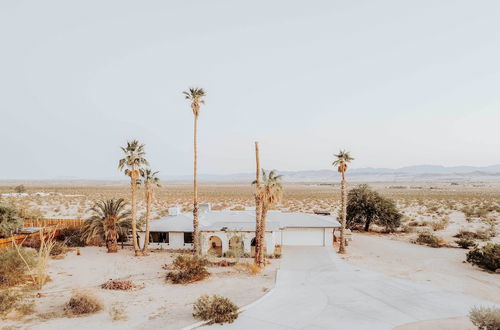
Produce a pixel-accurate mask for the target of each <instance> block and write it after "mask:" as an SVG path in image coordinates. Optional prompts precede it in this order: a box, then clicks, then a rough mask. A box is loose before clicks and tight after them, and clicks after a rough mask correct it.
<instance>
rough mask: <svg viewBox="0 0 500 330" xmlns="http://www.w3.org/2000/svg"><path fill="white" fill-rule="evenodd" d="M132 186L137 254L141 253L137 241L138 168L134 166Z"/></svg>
mask: <svg viewBox="0 0 500 330" xmlns="http://www.w3.org/2000/svg"><path fill="white" fill-rule="evenodd" d="M130 184H131V188H132V241H133V242H134V251H135V255H136V256H139V255H141V252H140V249H139V244H138V242H137V170H136V169H135V168H134V169H133V170H132V173H131V176H130Z"/></svg>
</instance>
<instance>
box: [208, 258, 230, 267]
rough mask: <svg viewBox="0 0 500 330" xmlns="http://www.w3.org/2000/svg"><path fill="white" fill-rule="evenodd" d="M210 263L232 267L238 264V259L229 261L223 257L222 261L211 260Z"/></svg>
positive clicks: (214, 265)
mask: <svg viewBox="0 0 500 330" xmlns="http://www.w3.org/2000/svg"><path fill="white" fill-rule="evenodd" d="M209 265H210V266H212V267H231V266H234V265H236V261H227V260H225V259H223V260H220V261H214V262H210V263H209Z"/></svg>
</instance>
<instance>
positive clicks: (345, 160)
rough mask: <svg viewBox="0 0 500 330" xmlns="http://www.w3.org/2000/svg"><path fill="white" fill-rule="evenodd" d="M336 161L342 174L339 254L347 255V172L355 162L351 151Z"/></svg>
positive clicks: (342, 152)
mask: <svg viewBox="0 0 500 330" xmlns="http://www.w3.org/2000/svg"><path fill="white" fill-rule="evenodd" d="M335 158H336V160H335V161H334V162H333V163H332V165H333V166H337V170H338V171H339V173H340V174H342V181H341V196H342V197H341V204H342V212H341V213H342V220H341V226H340V246H339V253H345V252H346V250H345V237H344V231H345V224H346V218H347V181H346V179H345V172H346V171H347V167H348V164H349V163H350V162H351V161H353V160H354V158H352V157H351V155H350V154H349V151H345V150H340V151H339V153H338V154H336V155H335Z"/></svg>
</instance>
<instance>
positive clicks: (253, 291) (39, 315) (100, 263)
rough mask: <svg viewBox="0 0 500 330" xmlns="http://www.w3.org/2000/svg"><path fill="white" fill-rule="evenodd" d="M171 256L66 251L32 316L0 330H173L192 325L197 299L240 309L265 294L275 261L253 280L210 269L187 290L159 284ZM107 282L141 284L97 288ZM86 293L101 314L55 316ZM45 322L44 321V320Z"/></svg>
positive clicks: (55, 264)
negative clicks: (117, 316) (114, 312)
mask: <svg viewBox="0 0 500 330" xmlns="http://www.w3.org/2000/svg"><path fill="white" fill-rule="evenodd" d="M173 257H174V255H173V254H171V253H167V252H152V253H151V254H150V255H149V256H147V257H137V258H136V257H133V252H132V251H131V250H128V249H125V250H120V251H119V253H117V254H108V253H106V249H105V248H99V247H85V248H82V249H81V255H80V256H77V255H76V252H75V251H71V252H69V253H68V254H67V256H66V257H65V258H64V259H61V260H51V262H50V267H49V270H50V277H51V281H50V282H49V283H47V284H46V285H45V286H44V288H43V290H42V292H41V293H42V297H41V298H36V311H35V313H34V314H33V315H30V316H27V317H25V318H24V319H22V320H18V321H5V322H2V323H3V324H2V326H3V327H6V328H7V327H12V328H15V329H68V328H75V329H97V328H106V329H108V328H128V329H130V328H133V329H159V328H161V329H179V328H182V327H183V326H187V325H189V324H192V323H194V322H196V320H194V319H193V317H192V315H191V312H192V303H193V302H194V301H195V300H196V299H197V298H198V297H199V296H201V295H203V294H218V295H222V296H225V297H228V298H230V299H231V300H232V301H233V302H234V303H236V304H237V305H238V306H244V305H246V304H249V303H251V302H252V301H254V300H256V299H258V298H259V297H261V296H262V295H264V294H265V291H266V290H268V289H270V288H272V287H273V286H274V282H275V274H276V269H277V267H278V265H279V260H272V264H271V265H269V266H267V267H266V269H265V270H264V271H263V272H262V273H261V274H259V275H249V274H247V273H244V272H239V271H237V270H235V269H234V268H233V267H211V268H209V272H210V273H211V274H212V275H211V276H210V278H208V279H207V280H204V281H202V282H199V283H193V284H189V285H174V284H167V283H166V282H165V274H166V272H167V271H166V270H164V269H162V266H163V265H165V264H167V263H170V262H171V261H172V260H173ZM108 279H127V280H132V281H133V282H134V283H135V284H138V285H143V286H144V287H143V288H142V289H138V290H134V291H125V292H124V291H113V290H104V289H101V288H100V287H99V285H100V284H102V283H104V282H105V281H106V280H108ZM74 288H89V289H90V290H92V291H93V292H94V293H96V295H97V296H99V297H100V298H101V299H102V301H103V302H104V305H105V310H104V311H102V312H100V313H98V314H95V315H92V316H87V317H77V318H67V317H65V316H63V315H61V311H62V310H63V308H64V304H65V303H66V302H67V301H68V300H69V298H70V296H71V292H72V289H74ZM112 307H119V308H121V309H123V310H124V312H123V314H124V315H126V317H127V320H122V321H113V320H112V318H111V315H110V309H111V308H112ZM45 318H46V319H45Z"/></svg>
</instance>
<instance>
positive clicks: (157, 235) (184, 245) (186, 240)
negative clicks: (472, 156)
mask: <svg viewBox="0 0 500 330" xmlns="http://www.w3.org/2000/svg"><path fill="white" fill-rule="evenodd" d="M199 219H200V236H201V247H202V252H203V253H204V254H206V253H212V254H216V255H222V254H224V253H225V252H227V251H230V250H232V249H235V248H236V249H241V250H242V251H244V252H245V253H248V254H250V255H251V254H253V249H252V247H253V246H254V245H255V211H254V210H251V211H226V210H224V211H212V210H211V209H210V205H209V204H200V216H199ZM338 227H340V223H339V222H338V221H337V220H336V219H335V217H333V216H322V215H315V214H307V213H297V212H295V213H285V212H280V211H269V213H268V215H267V219H266V233H265V241H266V244H265V246H266V252H267V253H268V254H273V253H274V251H275V247H276V246H286V245H299V246H327V245H331V244H333V234H334V230H335V228H338ZM139 235H140V240H141V241H143V239H144V236H145V233H144V231H142V232H140V233H139ZM192 243H193V215H192V213H181V212H180V211H179V209H178V208H171V209H169V215H168V216H167V217H164V218H161V219H158V220H153V221H151V223H150V243H149V247H150V248H153V249H154V248H162V249H190V248H192Z"/></svg>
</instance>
